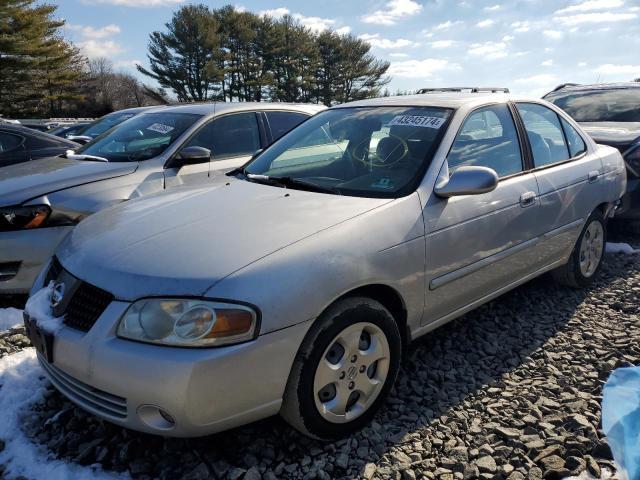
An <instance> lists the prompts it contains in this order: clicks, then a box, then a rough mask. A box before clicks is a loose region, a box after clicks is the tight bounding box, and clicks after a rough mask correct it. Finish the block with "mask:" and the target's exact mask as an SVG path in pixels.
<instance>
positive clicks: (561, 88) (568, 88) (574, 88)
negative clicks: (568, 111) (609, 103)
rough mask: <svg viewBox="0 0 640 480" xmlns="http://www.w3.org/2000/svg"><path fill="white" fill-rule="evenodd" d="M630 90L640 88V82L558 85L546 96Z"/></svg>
mask: <svg viewBox="0 0 640 480" xmlns="http://www.w3.org/2000/svg"><path fill="white" fill-rule="evenodd" d="M629 88H640V82H616V83H591V84H577V83H566V84H562V85H558V86H557V87H556V88H555V89H553V90H552V91H551V92H549V93H547V94H546V95H545V97H546V96H548V95H555V94H560V93H566V92H581V91H593V90H620V89H629Z"/></svg>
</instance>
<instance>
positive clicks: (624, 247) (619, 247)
mask: <svg viewBox="0 0 640 480" xmlns="http://www.w3.org/2000/svg"><path fill="white" fill-rule="evenodd" d="M605 251H606V252H607V253H626V254H627V255H631V254H633V253H640V250H638V249H635V248H633V247H632V246H631V245H629V244H628V243H613V242H607V246H606V247H605Z"/></svg>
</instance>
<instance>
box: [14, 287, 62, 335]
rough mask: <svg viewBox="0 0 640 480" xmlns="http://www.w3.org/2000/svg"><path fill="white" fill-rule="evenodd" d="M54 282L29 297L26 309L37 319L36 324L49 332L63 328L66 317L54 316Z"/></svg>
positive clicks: (30, 315)
mask: <svg viewBox="0 0 640 480" xmlns="http://www.w3.org/2000/svg"><path fill="white" fill-rule="evenodd" d="M52 293H53V282H49V285H47V286H46V287H44V288H41V289H40V290H38V291H37V292H36V293H34V294H33V295H31V296H30V297H29V300H27V304H26V305H25V307H24V311H25V312H27V314H28V315H29V317H31V318H32V319H33V320H35V322H36V324H37V325H38V326H39V327H40V328H42V329H43V330H45V331H47V332H49V333H56V332H57V331H58V330H60V329H61V328H62V321H63V320H64V317H54V316H53V311H52V310H51V294H52Z"/></svg>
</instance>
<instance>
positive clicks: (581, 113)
mask: <svg viewBox="0 0 640 480" xmlns="http://www.w3.org/2000/svg"><path fill="white" fill-rule="evenodd" d="M544 99H545V100H547V101H549V102H551V103H554V104H556V105H557V106H558V107H560V108H562V109H563V110H564V111H566V112H567V113H568V114H569V115H571V116H572V117H573V118H574V120H576V121H577V122H579V123H580V125H581V126H582V127H583V128H584V129H585V130H586V131H587V133H589V135H591V136H592V137H593V139H594V140H595V141H596V142H597V143H602V144H605V145H610V146H612V147H615V148H617V149H618V150H620V153H622V156H623V157H624V160H625V162H626V164H627V177H628V181H627V193H626V195H625V196H624V197H623V198H622V204H621V205H620V208H619V209H618V211H617V212H616V217H621V218H627V219H633V220H640V82H630V83H609V84H597V85H577V84H572V83H569V84H563V85H560V86H558V87H556V88H555V89H554V90H553V91H552V92H549V93H547V94H546V95H545V96H544Z"/></svg>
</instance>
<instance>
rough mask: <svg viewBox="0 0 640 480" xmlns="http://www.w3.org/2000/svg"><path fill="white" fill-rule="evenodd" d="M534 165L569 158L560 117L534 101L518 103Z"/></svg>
mask: <svg viewBox="0 0 640 480" xmlns="http://www.w3.org/2000/svg"><path fill="white" fill-rule="evenodd" d="M517 105H518V111H519V112H520V116H521V117H522V121H523V122H524V127H525V129H526V130H527V136H528V137H529V143H530V144H531V151H532V152H533V164H534V165H535V166H536V167H542V166H544V165H550V164H552V163H557V162H562V161H564V160H568V159H569V149H568V148H567V144H566V142H565V140H564V134H563V133H562V127H561V126H560V119H559V118H558V115H557V114H556V112H554V111H553V110H551V109H549V108H547V107H545V106H543V105H538V104H535V103H518V104H517Z"/></svg>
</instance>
